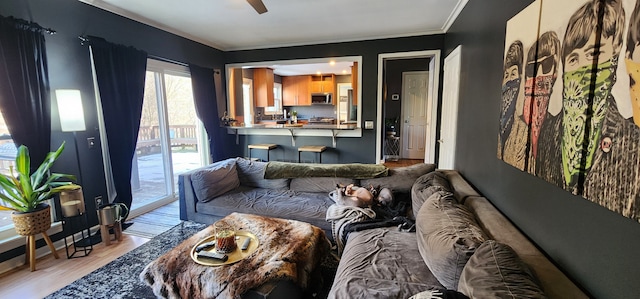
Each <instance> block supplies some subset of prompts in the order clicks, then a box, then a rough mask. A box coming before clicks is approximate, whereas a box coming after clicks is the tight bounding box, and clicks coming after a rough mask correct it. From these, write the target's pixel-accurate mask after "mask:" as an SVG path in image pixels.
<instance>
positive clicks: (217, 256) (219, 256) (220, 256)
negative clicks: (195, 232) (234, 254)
mask: <svg viewBox="0 0 640 299" xmlns="http://www.w3.org/2000/svg"><path fill="white" fill-rule="evenodd" d="M198 257H199V258H201V257H206V258H210V259H215V260H220V261H223V262H226V261H227V260H228V259H229V257H228V256H227V255H226V254H222V253H217V252H211V251H202V252H198Z"/></svg>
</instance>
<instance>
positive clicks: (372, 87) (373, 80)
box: [225, 34, 444, 163]
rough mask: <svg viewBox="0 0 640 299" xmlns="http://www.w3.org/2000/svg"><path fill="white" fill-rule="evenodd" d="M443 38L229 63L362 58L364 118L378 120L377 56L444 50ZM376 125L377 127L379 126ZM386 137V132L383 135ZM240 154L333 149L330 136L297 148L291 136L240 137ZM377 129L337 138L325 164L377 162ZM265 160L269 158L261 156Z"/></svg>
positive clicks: (247, 54)
mask: <svg viewBox="0 0 640 299" xmlns="http://www.w3.org/2000/svg"><path fill="white" fill-rule="evenodd" d="M443 41H444V35H441V34H439V35H429V36H417V37H405V38H394V39H384V40H371V41H359V42H347V43H332V44H321V45H310V46H297V47H283V48H272V49H261V50H246V51H233V52H226V53H225V55H226V62H227V63H243V62H255V61H271V60H287V59H304V58H323V57H338V56H362V73H361V74H360V75H361V77H362V99H361V103H362V104H361V105H362V118H361V125H362V127H364V121H365V120H372V121H374V122H375V121H377V102H376V101H377V98H376V95H377V87H378V86H377V84H378V54H381V53H394V52H410V51H424V50H440V49H442V46H443ZM376 125H377V124H376ZM381 134H384V132H381ZM239 139H240V140H239V145H240V147H239V150H241V152H239V153H238V155H240V154H244V155H247V150H246V145H247V144H250V143H265V142H268V143H277V144H279V145H281V146H280V149H278V150H277V151H276V152H274V153H275V154H274V156H271V158H272V159H277V160H280V159H283V160H289V159H291V158H292V157H294V158H295V159H297V155H298V152H297V147H298V146H301V145H308V144H314V145H326V146H330V147H331V146H332V144H331V137H298V138H296V146H295V147H294V146H292V145H291V137H284V136H244V135H241V136H240V138H239ZM375 144H376V138H375V130H363V132H362V138H338V139H337V147H336V148H335V149H330V150H329V151H327V152H325V153H324V154H323V156H322V161H323V163H349V162H361V163H376V161H378V160H379V159H380V158H381V157H375V152H376V148H375ZM260 157H261V158H266V155H264V156H260Z"/></svg>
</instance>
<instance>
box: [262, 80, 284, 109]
mask: <svg viewBox="0 0 640 299" xmlns="http://www.w3.org/2000/svg"><path fill="white" fill-rule="evenodd" d="M264 114H266V115H270V114H282V83H277V82H276V83H273V106H269V107H265V108H264ZM285 117H286V116H285Z"/></svg>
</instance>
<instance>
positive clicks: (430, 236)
mask: <svg viewBox="0 0 640 299" xmlns="http://www.w3.org/2000/svg"><path fill="white" fill-rule="evenodd" d="M416 237H417V239H418V249H419V251H420V255H421V256H422V259H423V260H424V262H425V263H426V264H427V266H428V267H429V270H431V273H433V276H435V277H436V278H437V279H438V281H440V283H441V284H442V285H443V286H444V287H446V288H447V289H453V290H456V289H457V288H458V280H459V279H460V274H461V273H462V269H463V268H464V265H465V264H466V263H467V260H469V258H470V257H471V255H472V254H473V253H474V251H475V250H476V248H478V246H480V245H481V244H482V243H483V242H484V241H485V240H486V239H487V236H486V235H485V233H484V232H483V231H482V229H481V228H480V226H479V225H478V224H477V222H476V220H475V217H474V216H473V213H472V212H471V211H469V210H468V209H467V208H466V207H465V206H463V205H460V204H458V203H457V202H456V200H455V197H454V195H453V193H451V192H444V191H437V192H436V193H434V194H433V195H431V196H430V197H429V198H428V199H427V201H426V202H425V203H424V204H423V205H422V208H420V211H419V212H418V216H417V217H416Z"/></svg>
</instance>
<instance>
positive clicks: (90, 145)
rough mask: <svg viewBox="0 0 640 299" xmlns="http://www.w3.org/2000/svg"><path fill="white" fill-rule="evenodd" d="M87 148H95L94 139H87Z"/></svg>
mask: <svg viewBox="0 0 640 299" xmlns="http://www.w3.org/2000/svg"><path fill="white" fill-rule="evenodd" d="M87 146H88V147H89V148H93V147H94V146H96V138H95V137H89V138H87Z"/></svg>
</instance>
